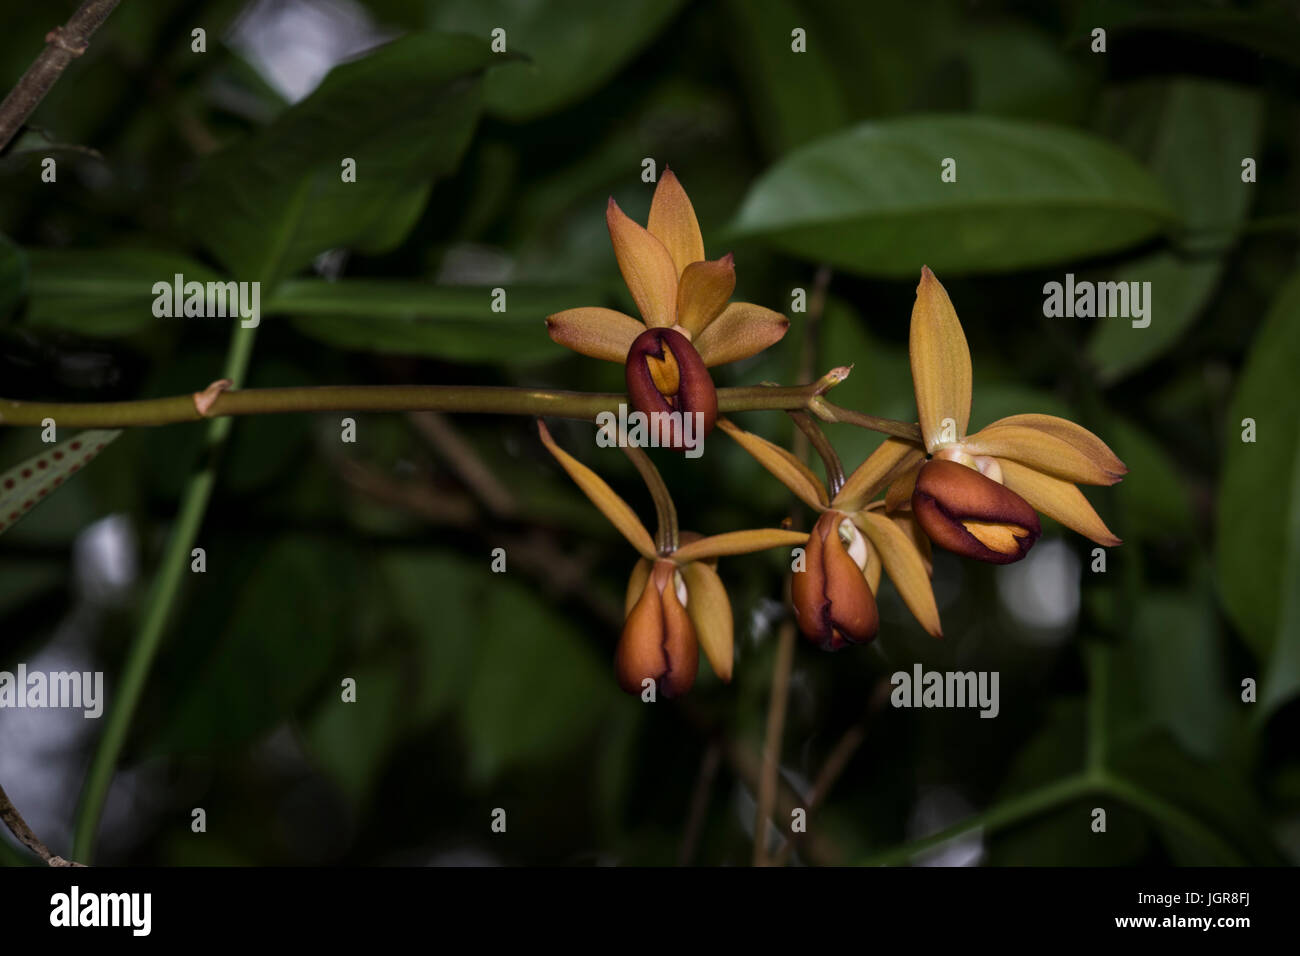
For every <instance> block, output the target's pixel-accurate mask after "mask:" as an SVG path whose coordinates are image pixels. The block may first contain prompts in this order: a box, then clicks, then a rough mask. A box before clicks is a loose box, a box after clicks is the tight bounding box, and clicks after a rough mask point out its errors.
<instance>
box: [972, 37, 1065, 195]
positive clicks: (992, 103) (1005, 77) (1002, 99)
mask: <svg viewBox="0 0 1300 956" xmlns="http://www.w3.org/2000/svg"><path fill="white" fill-rule="evenodd" d="M957 43H958V52H959V55H961V56H962V57H963V58H964V59H965V61H966V63H967V65H968V66H969V68H970V72H971V100H972V104H971V105H972V106H973V108H974V109H975V111H976V112H979V113H990V114H994V115H997V116H1008V117H1015V118H1018V119H1034V120H1043V121H1049V122H1055V123H1071V122H1075V121H1077V120H1078V119H1080V118H1081V117H1082V115H1083V113H1084V110H1085V108H1086V106H1087V102H1088V95H1089V92H1090V90H1089V87H1090V81H1089V79H1088V77H1087V74H1085V73H1084V71H1083V70H1082V69H1081V68H1080V67H1079V66H1078V65H1077V63H1076V61H1074V60H1072V59H1070V58H1069V57H1068V56H1066V54H1065V52H1064V51H1063V50H1062V49H1061V46H1060V44H1058V43H1057V42H1056V41H1055V40H1054V39H1052V38H1050V37H1049V36H1048V35H1047V34H1045V33H1043V32H1042V31H1040V30H1038V29H1037V28H1035V27H1032V26H1030V25H1028V24H1025V23H1021V22H1016V21H1006V22H1002V23H992V24H972V25H971V28H970V29H968V30H964V31H962V33H961V34H960V35H959V37H958V38H957ZM958 164H959V165H960V160H959V161H958ZM960 179H961V177H960V176H959V177H958V181H959V182H960Z"/></svg>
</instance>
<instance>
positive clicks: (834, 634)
mask: <svg viewBox="0 0 1300 956" xmlns="http://www.w3.org/2000/svg"><path fill="white" fill-rule="evenodd" d="M845 520H846V515H844V514H843V513H841V512H839V511H827V512H825V513H824V514H823V515H822V516H821V517H820V518H819V519H818V520H817V524H816V525H815V526H814V527H813V530H812V533H811V534H810V535H809V536H808V543H807V545H806V546H805V553H804V562H805V564H804V570H802V571H798V572H795V574H794V576H793V578H792V580H791V583H790V596H791V600H792V602H793V603H794V608H795V615H796V618H797V619H798V623H799V630H800V632H801V633H802V634H803V636H804V637H806V638H807V639H808V640H810V641H812V642H813V643H814V644H816V645H817V646H819V647H820V648H821V649H822V650H825V651H838V650H840V649H841V648H844V647H847V646H848V645H849V644H864V643H866V642H867V641H870V640H871V639H872V638H874V637H875V636H876V631H877V630H878V629H879V626H880V615H879V611H878V610H877V608H876V599H875V597H874V595H872V593H871V587H870V585H868V584H867V579H866V576H865V575H864V574H863V571H862V568H860V567H858V565H857V564H856V563H855V562H854V560H853V558H851V557H850V556H849V553H848V552H847V551H846V550H845V548H844V545H843V543H842V542H841V541H840V532H839V529H840V525H841V523H842V522H844V521H845Z"/></svg>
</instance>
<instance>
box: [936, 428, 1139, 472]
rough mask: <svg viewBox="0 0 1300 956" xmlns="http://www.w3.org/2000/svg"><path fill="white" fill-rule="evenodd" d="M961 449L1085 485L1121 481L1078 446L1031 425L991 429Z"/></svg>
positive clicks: (973, 438)
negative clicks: (1026, 466)
mask: <svg viewBox="0 0 1300 956" xmlns="http://www.w3.org/2000/svg"><path fill="white" fill-rule="evenodd" d="M962 446H963V447H964V448H965V449H966V451H968V452H970V453H971V454H972V455H991V456H992V457H994V458H997V459H1000V460H1002V459H1010V460H1011V461H1017V462H1019V463H1020V464H1022V465H1028V466H1029V467H1030V468H1034V469H1037V470H1038V471H1041V472H1045V473H1047V474H1049V475H1054V476H1055V477H1057V478H1063V479H1064V480H1066V481H1074V482H1081V483H1083V484H1085V485H1113V484H1115V482H1117V481H1119V480H1120V478H1121V476H1120V475H1117V474H1114V473H1112V472H1109V471H1106V470H1105V469H1103V468H1102V467H1101V466H1100V465H1098V464H1097V463H1096V461H1094V460H1093V459H1092V457H1091V456H1089V455H1088V453H1087V452H1085V451H1082V450H1081V449H1079V448H1078V447H1077V446H1076V445H1072V444H1070V443H1069V442H1068V441H1065V440H1064V439H1061V438H1057V437H1056V436H1055V435H1053V434H1051V433H1049V432H1045V431H1041V430H1039V429H1037V428H1031V427H1030V426H1028V425H996V426H994V425H990V426H989V427H988V428H981V429H980V430H979V431H978V432H976V433H975V434H974V435H971V436H969V437H968V438H966V440H965V441H963V442H962Z"/></svg>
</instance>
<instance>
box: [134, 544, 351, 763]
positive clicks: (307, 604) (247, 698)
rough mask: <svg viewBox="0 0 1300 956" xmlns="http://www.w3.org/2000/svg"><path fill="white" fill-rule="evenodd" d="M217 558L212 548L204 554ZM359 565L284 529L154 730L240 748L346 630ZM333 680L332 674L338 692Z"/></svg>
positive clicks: (300, 698) (179, 743)
mask: <svg viewBox="0 0 1300 956" xmlns="http://www.w3.org/2000/svg"><path fill="white" fill-rule="evenodd" d="M221 557H222V556H221V555H220V554H218V553H216V552H212V553H209V554H208V556H207V560H208V561H209V562H213V561H219V560H221ZM356 570H357V569H356V565H355V562H354V561H352V560H351V558H350V555H349V554H348V552H346V551H344V550H342V549H340V548H338V547H331V546H322V544H321V543H320V542H318V541H312V540H308V539H305V538H300V537H287V538H285V537H282V538H280V539H279V541H278V542H277V543H276V544H274V545H272V546H271V547H270V548H269V549H268V550H267V551H266V552H265V553H264V554H263V555H261V560H259V561H257V562H256V564H255V565H254V567H253V569H252V572H251V574H250V576H249V577H248V578H247V580H246V582H245V584H244V586H243V588H242V590H241V591H240V592H239V594H238V596H237V597H236V598H235V599H234V601H233V613H232V614H231V616H230V618H229V619H228V621H227V623H226V626H225V628H224V633H223V636H222V637H221V639H220V640H219V641H217V643H216V644H215V645H214V646H213V647H211V648H209V649H208V650H207V653H206V660H202V661H201V662H200V664H199V666H198V667H197V668H196V669H195V671H194V676H193V678H192V680H191V682H190V684H189V686H187V687H183V688H177V689H176V695H177V703H176V704H175V705H174V708H175V710H174V715H173V716H172V718H171V720H170V722H169V723H168V725H167V726H166V728H165V729H162V730H161V731H160V735H159V736H160V740H161V746H162V747H163V749H164V750H168V751H175V752H183V753H192V752H194V751H201V750H206V749H214V748H225V747H230V748H233V747H238V746H242V745H244V744H246V743H248V742H249V741H250V740H252V739H254V738H255V737H257V736H258V735H260V734H262V733H264V732H266V731H267V730H270V729H271V728H272V727H274V726H275V725H276V724H277V723H279V722H280V721H282V720H284V719H285V718H286V717H287V716H289V715H291V714H293V713H294V711H295V710H296V709H297V708H298V707H299V706H301V705H302V703H303V702H304V701H305V700H306V699H307V698H308V696H309V695H310V693H311V692H312V691H313V690H314V689H316V688H317V687H319V686H320V684H321V682H322V680H323V679H324V678H325V677H326V674H327V673H328V669H329V665H330V662H331V661H332V660H333V659H334V657H335V654H336V652H337V650H338V648H339V647H340V645H341V644H342V642H343V641H344V640H345V638H346V637H347V635H348V634H349V633H350V624H349V622H350V620H351V618H352V613H351V609H352V607H353V606H354V602H353V600H352V598H353V593H352V588H351V586H350V585H351V582H353V581H355V579H356ZM198 577H202V576H201V575H199V576H198ZM342 676H347V675H340V679H341V677H342ZM338 687H339V684H338V682H337V681H335V682H333V684H332V688H333V692H334V693H335V696H337V689H338Z"/></svg>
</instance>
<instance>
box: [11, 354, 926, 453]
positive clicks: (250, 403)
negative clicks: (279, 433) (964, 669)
mask: <svg viewBox="0 0 1300 956" xmlns="http://www.w3.org/2000/svg"><path fill="white" fill-rule="evenodd" d="M839 371H841V370H835V372H831V373H828V374H827V375H826V376H824V377H823V378H822V379H821V380H819V381H817V382H814V383H812V384H810V385H794V386H766V385H758V386H749V387H744V388H722V389H718V413H719V414H723V415H725V414H729V413H732V412H745V411H762V410H773V411H782V410H785V411H797V410H800V409H810V410H812V411H813V412H814V413H815V414H817V416H818V417H819V418H822V419H823V420H825V421H838V422H845V423H847V424H851V425H857V426H859V427H863V428H869V429H872V430H874V431H879V432H884V433H885V434H888V435H898V436H900V437H904V438H916V439H917V440H919V438H920V430H919V429H918V428H917V426H916V425H915V424H912V423H908V422H898V421H893V420H891V419H887V418H875V417H873V416H871V415H863V414H861V413H860V412H854V411H850V410H849V409H847V408H840V407H838V406H836V405H832V404H830V403H829V402H827V401H826V400H825V399H823V398H822V397H821V396H822V394H823V393H824V392H825V391H826V389H828V388H830V387H832V386H834V385H835V384H838V382H840V381H843V376H837V375H836V372H839ZM226 377H227V378H231V376H230V375H227V376H226ZM626 401H627V397H626V396H625V395H623V394H622V393H619V392H569V391H551V390H546V389H532V388H497V387H491V386H473V385H326V386H317V387H311V388H250V389H232V390H230V391H226V392H222V393H221V394H220V395H218V396H217V397H216V399H215V400H213V402H212V404H211V405H210V406H209V407H208V409H207V412H206V414H204V413H202V412H200V411H199V407H198V405H196V404H195V396H194V395H193V394H190V395H173V396H171V397H168V398H150V399H143V400H140V401H129V402H91V403H75V404H74V403H61V402H17V401H11V400H8V399H0V425H28V426H38V425H40V424H41V422H42V420H43V419H46V418H52V419H54V421H55V422H56V423H57V424H58V425H59V426H61V427H63V428H130V427H134V426H145V425H171V424H176V423H179V422H196V421H200V420H201V419H204V418H212V419H220V418H224V417H227V416H231V415H273V414H283V413H288V412H411V411H433V412H460V413H465V414H472V413H478V414H487V415H530V416H538V415H550V416H554V417H557V418H576V419H583V420H587V421H590V420H592V419H594V418H595V417H596V415H597V414H599V413H600V412H605V411H617V409H618V406H619V404H620V403H621V402H626Z"/></svg>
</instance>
